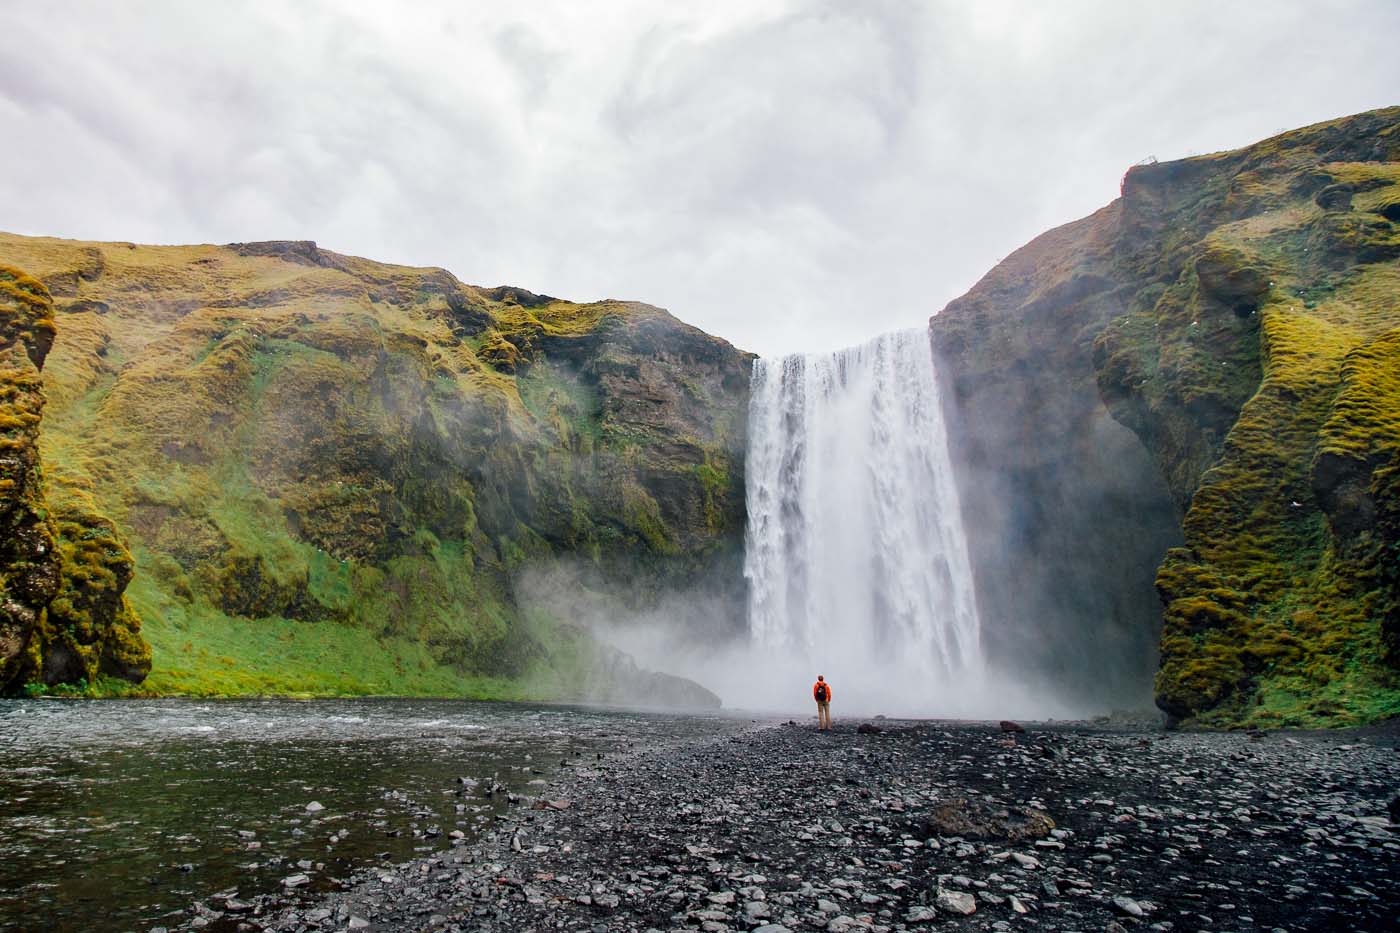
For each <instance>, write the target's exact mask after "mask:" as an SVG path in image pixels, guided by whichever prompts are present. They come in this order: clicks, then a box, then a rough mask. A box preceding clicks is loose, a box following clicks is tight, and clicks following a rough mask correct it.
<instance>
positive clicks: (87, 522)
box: [0, 265, 150, 691]
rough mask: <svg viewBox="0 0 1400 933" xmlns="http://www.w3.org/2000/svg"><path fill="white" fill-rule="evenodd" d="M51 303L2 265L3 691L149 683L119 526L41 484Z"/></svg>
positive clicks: (30, 281) (40, 289)
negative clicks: (108, 681) (105, 680)
mask: <svg viewBox="0 0 1400 933" xmlns="http://www.w3.org/2000/svg"><path fill="white" fill-rule="evenodd" d="M54 334H55V326H54V318H53V301H52V298H51V297H50V294H49V291H48V289H46V288H45V287H44V285H43V284H42V283H41V282H39V281H37V280H36V279H34V278H32V277H30V276H28V275H26V274H25V273H24V272H22V271H20V270H18V269H16V268H13V267H11V266H3V265H0V432H3V435H0V690H6V691H12V690H16V689H19V688H22V687H24V686H25V685H27V684H31V683H36V684H45V685H49V686H53V685H56V684H75V685H90V684H93V683H95V682H96V681H97V680H98V678H99V677H100V676H104V675H105V676H108V677H116V678H120V679H123V680H129V681H134V682H138V683H139V682H140V681H141V680H142V679H143V678H144V677H145V675H146V672H147V671H148V670H149V669H150V649H149V648H148V647H147V646H146V645H145V643H144V642H143V641H142V639H141V637H140V634H139V632H140V621H139V619H138V618H137V617H136V615H135V613H133V612H132V610H131V608H130V606H129V605H128V604H127V602H126V598H125V595H124V592H125V589H126V585H127V583H128V582H130V580H131V573H132V561H131V555H130V554H129V553H128V552H127V550H126V547H125V546H124V545H123V543H122V541H121V539H120V537H119V536H118V534H117V532H116V529H115V528H114V527H113V525H112V523H111V522H110V521H109V520H108V519H106V518H105V517H103V516H102V515H101V514H99V513H98V512H96V511H95V510H94V509H92V508H90V507H84V506H83V505H82V504H81V503H80V497H79V496H78V495H77V494H76V493H75V492H74V491H72V490H66V489H53V488H51V487H50V486H48V485H47V484H46V483H45V481H44V472H43V469H42V466H41V460H42V458H41V457H40V455H39V437H40V430H39V429H40V423H41V420H42V413H43V407H44V393H43V380H42V378H41V376H40V370H41V369H42V368H43V366H44V362H45V360H46V359H47V358H48V355H49V351H50V349H51V347H52V345H53V342H54Z"/></svg>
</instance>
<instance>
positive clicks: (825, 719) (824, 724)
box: [812, 674, 831, 732]
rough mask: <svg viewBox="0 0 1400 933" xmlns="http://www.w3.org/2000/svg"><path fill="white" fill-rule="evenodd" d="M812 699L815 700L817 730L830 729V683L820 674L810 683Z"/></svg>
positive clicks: (826, 730) (824, 730) (827, 730)
mask: <svg viewBox="0 0 1400 933" xmlns="http://www.w3.org/2000/svg"><path fill="white" fill-rule="evenodd" d="M812 699H814V700H816V701H817V731H818V732H830V731H831V684H829V683H827V682H826V678H825V677H823V676H822V675H821V674H818V675H817V682H816V683H814V684H812Z"/></svg>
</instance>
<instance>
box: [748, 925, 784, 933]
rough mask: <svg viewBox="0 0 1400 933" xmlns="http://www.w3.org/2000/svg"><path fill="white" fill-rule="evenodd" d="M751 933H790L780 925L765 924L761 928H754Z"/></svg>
mask: <svg viewBox="0 0 1400 933" xmlns="http://www.w3.org/2000/svg"><path fill="white" fill-rule="evenodd" d="M753 933H792V931H791V930H789V929H788V928H787V927H785V926H783V925H782V924H781V923H765V924H764V925H763V926H761V927H755V928H754V930H753Z"/></svg>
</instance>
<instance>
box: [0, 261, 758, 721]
mask: <svg viewBox="0 0 1400 933" xmlns="http://www.w3.org/2000/svg"><path fill="white" fill-rule="evenodd" d="M0 260H3V261H4V262H6V263H9V264H11V265H13V266H15V267H17V268H20V269H24V270H25V271H26V273H27V274H28V275H29V276H32V277H33V279H37V280H39V281H40V282H42V283H44V285H45V286H47V290H48V292H51V293H52V295H53V298H54V306H55V309H56V311H55V314H54V318H53V320H54V323H55V324H56V327H57V335H58V336H57V340H56V342H55V343H54V346H53V350H52V352H51V354H50V357H49V360H48V365H47V367H46V368H45V370H44V374H43V379H44V384H45V392H46V393H47V396H48V409H47V413H46V415H45V420H44V427H43V431H42V433H41V434H40V435H39V442H40V446H41V448H42V452H43V459H44V464H45V466H44V468H45V470H46V472H47V474H48V477H49V481H50V485H51V487H52V489H54V490H56V491H60V490H61V499H62V501H63V502H65V503H67V506H66V509H65V511H64V512H63V513H62V514H59V513H57V512H56V513H55V516H56V517H55V519H54V520H53V522H52V523H51V524H50V525H48V526H45V527H46V528H47V530H48V531H49V533H53V532H56V533H57V534H58V535H59V537H60V542H61V544H60V549H61V550H62V552H63V554H64V558H63V559H64V560H65V562H66V563H69V564H71V565H72V567H73V568H74V569H73V571H72V572H71V573H68V574H65V575H64V577H63V579H64V580H65V581H67V580H70V579H74V580H80V581H85V580H91V579H95V578H99V577H100V578H102V579H104V580H109V582H110V583H111V584H112V585H113V586H114V587H115V589H116V592H120V588H121V586H124V585H126V583H127V581H128V580H130V588H129V595H130V598H131V600H132V603H133V604H134V605H135V607H136V609H137V610H138V611H139V612H140V614H141V616H142V618H144V620H145V628H144V634H145V636H146V638H147V639H148V640H149V642H150V644H151V646H152V647H153V648H154V658H153V665H152V666H151V673H150V677H149V678H148V679H147V680H146V685H145V686H146V689H149V690H153V691H156V692H182V691H183V692H201V693H205V692H207V693H231V694H236V693H264V692H310V693H341V692H373V693H439V694H471V695H481V696H574V695H578V692H579V687H580V684H581V683H582V679H583V678H585V677H587V676H589V675H588V671H590V670H591V669H593V668H595V667H596V666H597V664H595V663H594V662H596V661H600V660H601V661H602V662H604V663H605V664H607V663H613V662H611V661H610V660H609V659H608V658H607V657H603V658H601V659H600V658H599V657H598V655H599V652H600V651H601V650H602V649H600V648H599V647H598V646H597V645H596V644H595V643H594V642H593V641H592V640H591V639H590V638H588V637H587V636H586V634H585V633H583V632H581V631H579V630H577V629H576V628H573V627H571V626H570V625H568V624H567V623H566V622H565V621H564V620H560V619H558V618H551V617H547V616H545V615H543V614H541V613H538V612H532V611H531V610H530V608H529V606H527V605H523V604H522V600H521V599H520V594H519V593H518V592H517V591H516V583H517V580H518V579H519V576H520V574H521V573H522V572H524V570H526V569H527V568H529V567H531V566H533V565H536V564H539V563H542V562H547V561H550V560H551V559H554V558H558V557H561V556H565V557H568V558H570V559H571V561H574V562H575V563H576V564H578V565H580V566H582V568H583V570H582V575H583V577H584V578H585V579H586V580H587V581H588V582H589V583H590V585H592V586H595V587H597V588H599V589H603V590H609V591H613V592H626V593H628V594H629V596H628V599H629V600H630V601H631V602H633V603H635V604H643V605H644V604H645V603H646V602H647V601H648V600H649V599H651V598H653V597H654V596H656V595H657V594H658V593H660V592H661V591H663V590H665V589H668V588H670V587H671V586H673V585H674V584H676V583H677V581H685V582H687V583H693V582H694V581H696V580H701V579H715V580H720V581H725V584H726V585H727V586H728V587H729V593H730V597H731V598H732V599H733V600H735V601H736V602H735V605H736V607H737V606H738V605H740V603H739V602H738V600H739V599H740V592H739V589H738V587H739V582H738V581H739V580H740V579H741V578H740V575H739V572H738V566H739V563H738V562H739V554H740V548H741V547H742V533H743V521H744V519H743V516H744V511H743V476H742V465H743V444H744V440H743V429H744V424H743V412H744V410H745V406H746V404H747V392H748V369H749V358H748V357H747V356H746V355H745V354H742V353H740V352H738V351H736V350H735V349H734V348H732V347H731V346H729V345H728V344H727V343H725V342H723V341H721V340H717V339H715V338H712V337H709V336H708V335H705V334H703V333H701V332H700V331H698V330H696V329H694V328H691V327H688V326H686V325H684V324H682V323H680V322H679V321H677V320H676V319H674V318H673V317H671V316H670V315H669V314H667V313H666V312H664V311H662V310H660V309H657V308H653V307H649V306H647V305H642V304H635V303H630V302H621V301H604V302H599V303H595V304H586V305H579V304H573V303H570V302H565V301H559V300H556V299H553V298H548V297H545V296H539V295H534V294H531V293H529V292H526V291H523V290H519V289H509V288H499V289H481V288H475V287H472V286H468V285H464V284H462V283H460V282H458V281H457V280H456V279H455V278H453V277H452V276H451V275H449V274H448V273H446V272H444V271H442V270H439V269H415V268H406V267H400V266H390V265H385V264H381V263H375V262H370V261H368V260H363V259H357V258H353V257H348V256H341V255H337V254H335V253H331V252H328V251H326V250H322V249H319V248H318V247H316V245H315V244H312V243H305V242H274V243H248V244H234V245H231V246H225V247H217V246H194V247H148V246H136V245H132V244H123V243H115V244H114V243H79V242H72V241H64V240H55V239H43V238H28V237H20V236H14V235H7V234H0ZM26 281H30V279H27V278H26ZM39 287H40V288H42V287H43V286H39ZM36 375H37V374H30V376H29V377H26V378H32V377H33V376H36ZM35 391H37V389H36V390H35ZM29 443H30V446H31V447H32V436H30V440H29ZM11 498H12V497H9V496H8V494H7V499H6V504H7V505H9V502H10V501H11ZM58 498H60V495H59V493H57V492H56V493H55V499H56V500H57V499H58ZM16 501H23V500H16ZM35 514H36V515H37V514H40V512H38V511H36V512H35ZM65 515H66V516H71V518H68V519H65V518H64V517H63V516H65ZM100 515H106V516H110V518H111V520H112V522H110V523H108V522H104V521H102V520H99V519H98V518H97V516H100ZM65 522H71V523H74V524H77V525H83V527H84V528H86V529H87V530H86V531H83V532H79V531H77V530H76V529H75V530H73V531H72V533H71V536H70V531H69V530H68V526H67V524H65ZM84 522H86V524H84ZM123 538H124V539H125V540H126V541H127V542H128V543H129V546H130V548H131V552H132V553H134V554H135V555H136V568H135V574H134V576H133V575H132V573H131V567H130V561H129V559H128V560H127V562H126V564H124V565H120V566H119V563H120V562H118V564H114V563H112V560H111V558H112V556H113V555H119V554H120V555H124V554H125V553H126V552H125V550H124V549H123V548H122V545H121V540H122V539H123ZM123 567H124V568H125V569H123ZM71 589H72V588H71V586H69V585H68V584H67V583H66V582H65V583H64V585H63V591H62V592H60V593H58V595H57V596H56V597H55V599H54V601H53V603H52V605H54V606H62V607H63V609H64V611H65V612H66V613H68V615H69V616H70V617H71V618H73V619H75V620H81V619H83V618H86V617H87V616H90V615H93V614H94V613H98V612H99V611H104V610H105V609H106V608H108V607H107V606H106V605H105V604H102V603H101V601H100V600H96V599H94V598H93V595H92V594H91V593H87V592H70V590H71ZM122 618H129V619H130V620H131V624H130V625H129V626H128V628H129V630H131V631H134V630H135V622H134V619H135V617H134V615H130V614H128V615H126V616H122ZM733 620H734V624H736V625H741V624H742V615H741V613H740V612H737V611H736V612H735V613H733ZM122 645H123V647H122V649H121V650H120V651H116V652H115V653H114V654H113V655H112V658H111V663H110V664H109V666H108V668H106V669H104V670H109V672H110V673H115V674H118V675H122V676H129V677H130V679H139V675H140V674H141V673H142V672H143V670H142V663H141V656H140V652H139V650H138V649H137V648H135V647H133V646H132V645H131V644H130V642H128V641H123V642H122ZM603 654H604V655H606V652H603ZM613 666H614V667H615V666H616V664H614V665H613ZM63 679H72V678H67V677H65V678H63Z"/></svg>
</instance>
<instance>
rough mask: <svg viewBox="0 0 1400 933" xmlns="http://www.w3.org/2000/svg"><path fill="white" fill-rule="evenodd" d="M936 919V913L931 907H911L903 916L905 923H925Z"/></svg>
mask: <svg viewBox="0 0 1400 933" xmlns="http://www.w3.org/2000/svg"><path fill="white" fill-rule="evenodd" d="M937 919H938V911H936V910H934V909H933V908H932V907H911V908H909V912H908V913H907V914H905V915H904V922H905V923H927V922H929V921H930V920H937Z"/></svg>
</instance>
